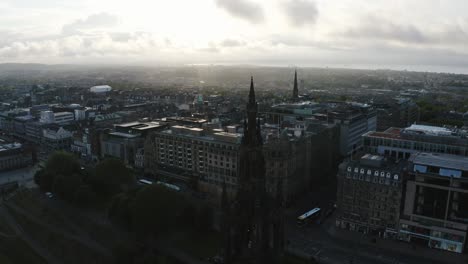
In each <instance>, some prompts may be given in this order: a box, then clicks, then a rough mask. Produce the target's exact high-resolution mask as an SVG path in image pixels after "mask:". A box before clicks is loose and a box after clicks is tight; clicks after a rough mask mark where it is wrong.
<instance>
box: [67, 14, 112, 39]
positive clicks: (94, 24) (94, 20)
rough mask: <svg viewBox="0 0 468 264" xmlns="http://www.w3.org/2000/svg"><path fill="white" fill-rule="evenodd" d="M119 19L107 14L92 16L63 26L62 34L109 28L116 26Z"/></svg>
mask: <svg viewBox="0 0 468 264" xmlns="http://www.w3.org/2000/svg"><path fill="white" fill-rule="evenodd" d="M118 22H119V19H118V18H117V17H116V16H114V15H111V14H108V13H99V14H93V15H90V16H89V17H87V18H86V19H78V20H75V21H74V22H72V23H70V24H67V25H65V26H63V28H62V34H69V35H70V34H75V33H78V32H81V31H83V30H87V29H96V28H109V27H114V26H116V25H117V24H118Z"/></svg>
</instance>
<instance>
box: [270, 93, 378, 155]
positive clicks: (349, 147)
mask: <svg viewBox="0 0 468 264" xmlns="http://www.w3.org/2000/svg"><path fill="white" fill-rule="evenodd" d="M264 115H265V117H266V120H267V122H269V123H271V124H279V125H281V126H284V124H288V123H294V122H296V121H302V120H307V119H316V120H321V121H323V122H326V123H330V124H335V125H336V126H338V127H339V130H340V138H339V140H338V141H337V142H335V144H337V145H338V146H339V150H340V154H341V155H342V156H349V155H351V154H352V153H354V152H355V151H358V150H360V149H361V147H362V138H361V136H362V135H363V134H365V133H366V132H369V131H375V130H376V129H377V114H376V112H375V110H374V109H373V108H372V107H371V106H369V105H363V104H357V103H349V104H348V103H329V104H319V103H314V102H300V103H291V104H280V105H275V106H273V107H272V108H271V109H270V110H269V111H268V112H265V113H264Z"/></svg>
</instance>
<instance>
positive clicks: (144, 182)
mask: <svg viewBox="0 0 468 264" xmlns="http://www.w3.org/2000/svg"><path fill="white" fill-rule="evenodd" d="M138 182H139V183H141V184H146V185H150V184H153V182H151V181H148V180H145V179H140V180H138Z"/></svg>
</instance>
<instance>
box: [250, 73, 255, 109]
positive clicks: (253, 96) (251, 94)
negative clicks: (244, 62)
mask: <svg viewBox="0 0 468 264" xmlns="http://www.w3.org/2000/svg"><path fill="white" fill-rule="evenodd" d="M249 104H255V89H254V82H253V76H251V77H250V91H249Z"/></svg>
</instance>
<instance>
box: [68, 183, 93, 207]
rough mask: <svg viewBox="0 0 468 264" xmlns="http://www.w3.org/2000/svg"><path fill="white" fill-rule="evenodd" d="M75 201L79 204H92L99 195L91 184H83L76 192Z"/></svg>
mask: <svg viewBox="0 0 468 264" xmlns="http://www.w3.org/2000/svg"><path fill="white" fill-rule="evenodd" d="M73 200H74V202H75V203H76V204H79V205H90V204H92V203H93V202H95V201H96V200H97V195H96V193H95V192H94V190H93V189H92V188H91V186H89V185H87V184H81V185H80V186H79V187H78V188H77V189H76V190H75V193H74V199H73Z"/></svg>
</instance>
